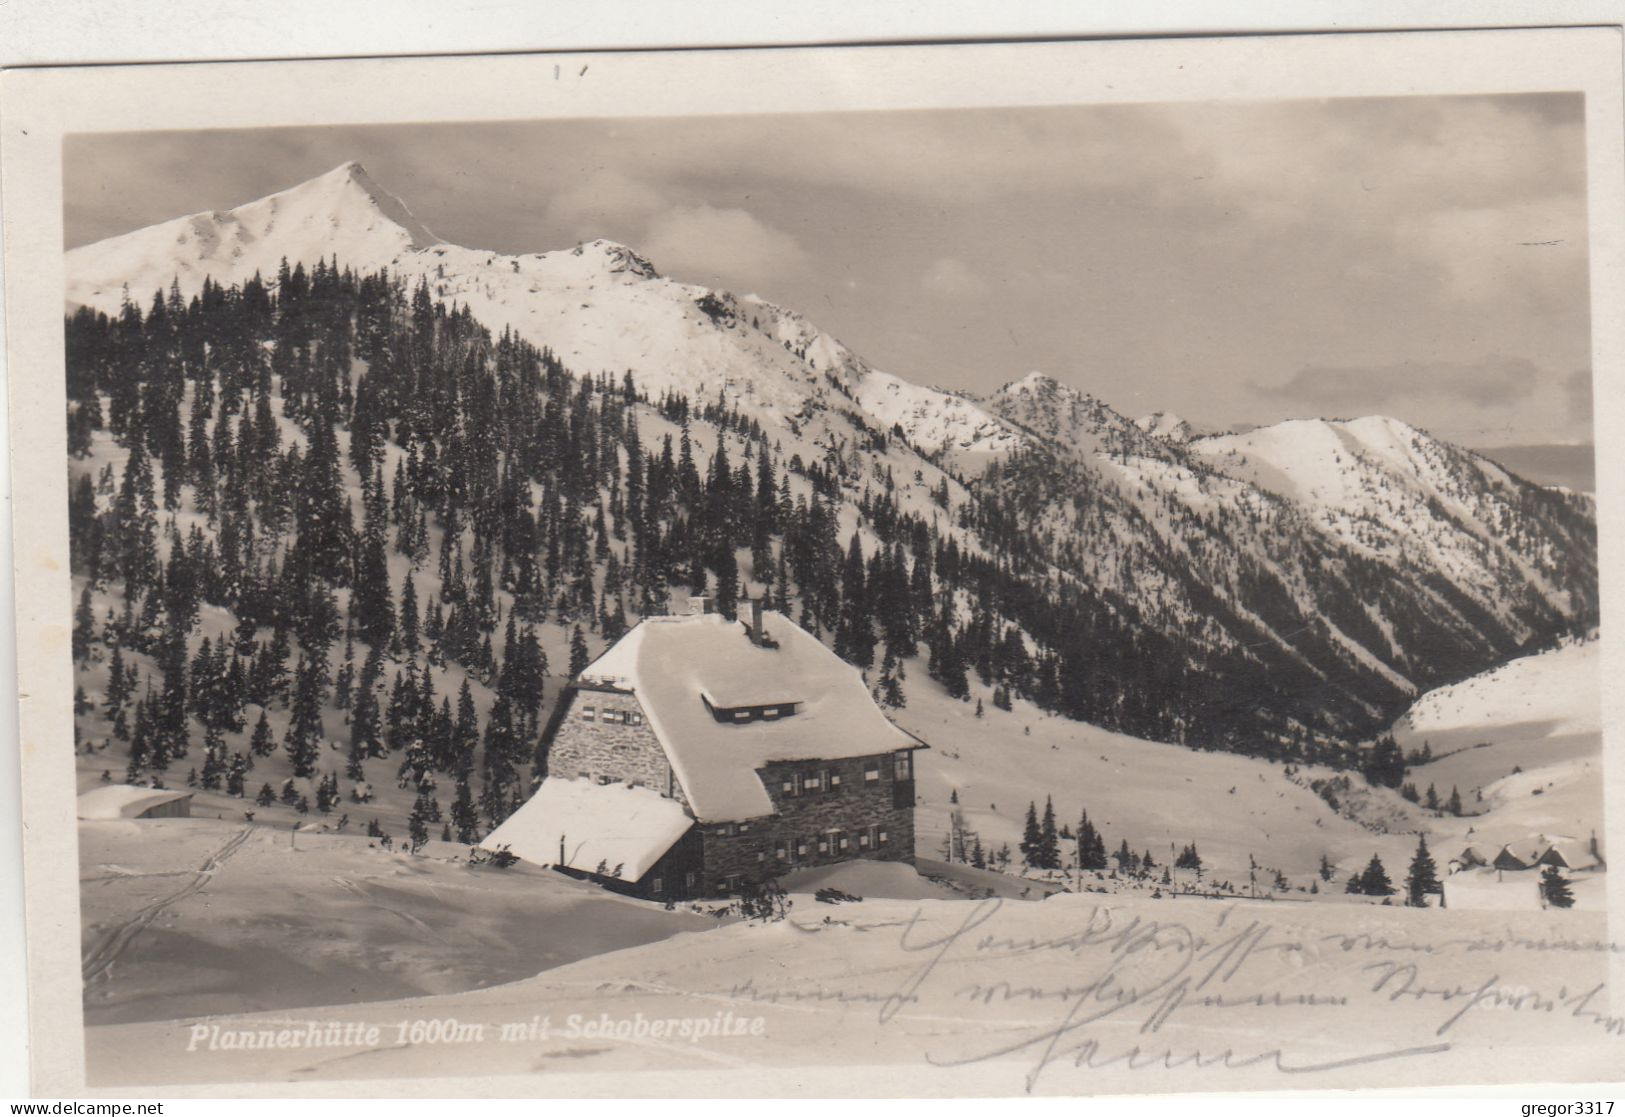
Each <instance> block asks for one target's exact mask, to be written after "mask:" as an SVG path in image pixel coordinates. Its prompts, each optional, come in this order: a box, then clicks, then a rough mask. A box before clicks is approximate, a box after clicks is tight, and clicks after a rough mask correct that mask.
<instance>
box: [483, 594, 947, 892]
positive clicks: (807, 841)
mask: <svg viewBox="0 0 1625 1117" xmlns="http://www.w3.org/2000/svg"><path fill="white" fill-rule="evenodd" d="M749 618H750V619H749V620H748V621H743V622H741V621H734V620H729V619H728V618H726V617H724V616H721V615H719V614H716V613H713V612H711V611H710V608H709V604H708V603H707V602H706V601H705V599H703V598H700V599H696V601H695V602H694V603H693V604H692V605H691V612H690V614H689V615H687V616H673V617H651V618H648V619H646V620H644V621H643V622H641V623H640V624H638V625H637V626H636V627H634V628H633V629H632V630H631V631H630V632H628V633H627V634H626V635H625V636H623V637H622V638H621V639H620V641H618V642H617V643H616V644H615V645H614V646H613V647H611V648H610V649H609V650H607V651H606V652H604V654H603V655H601V656H599V657H598V659H596V660H594V661H593V662H592V663H591V664H589V665H588V666H587V667H586V669H585V670H583V671H582V672H581V674H580V675H579V676H578V677H577V678H576V679H575V680H574V681H573V683H572V685H571V686H570V687H569V689H568V690H567V692H566V693H565V695H564V696H563V698H562V699H561V701H560V703H559V706H558V709H557V711H556V712H555V714H554V717H553V719H552V720H551V721H550V723H549V725H548V728H547V731H546V733H545V734H544V748H545V749H546V757H547V777H546V778H545V779H544V780H543V781H542V784H541V786H540V787H539V788H538V789H537V791H536V794H535V795H533V796H532V797H531V798H530V800H529V801H527V802H526V803H525V804H524V805H523V806H522V807H520V809H519V810H518V811H516V812H514V814H513V815H512V816H511V817H510V818H509V819H508V820H507V821H505V822H504V823H503V824H502V825H501V826H499V827H497V829H496V830H494V831H493V832H492V833H491V834H490V835H489V836H487V837H486V838H485V840H484V841H482V842H481V843H480V844H481V845H482V846H483V847H485V848H487V849H492V850H495V849H498V848H500V847H502V846H507V847H508V849H509V850H510V851H511V852H512V853H515V854H517V855H518V856H519V857H521V858H523V859H525V860H527V861H532V862H536V863H539V864H543V865H551V866H554V867H556V868H558V869H560V870H562V871H564V872H567V873H570V874H572V875H576V876H583V877H588V878H591V879H594V880H596V881H598V882H599V883H602V884H604V885H605V886H607V887H611V888H614V889H616V890H618V891H622V892H627V893H630V894H632V895H637V896H642V897H646V898H648V899H657V900H678V899H689V898H694V897H703V896H726V895H731V894H735V893H738V892H739V891H741V890H742V889H744V888H746V887H747V886H750V885H755V884H760V883H762V882H764V881H767V880H770V879H772V878H775V877H777V876H780V875H781V874H784V873H787V872H790V871H792V870H794V869H798V868H803V867H808V866H814V865H823V864H830V863H833V862H837V861H845V860H849V859H853V858H870V859H874V860H882V861H903V862H910V863H912V862H913V860H914V799H915V795H914V753H915V752H916V751H918V750H919V749H922V748H925V747H927V746H926V745H925V744H924V742H922V741H920V740H919V739H918V738H915V737H914V736H912V735H911V734H909V733H907V732H905V731H904V730H902V729H900V728H898V727H897V726H896V725H893V724H892V723H891V722H890V721H889V720H887V718H886V716H885V715H884V714H883V713H882V712H881V711H880V708H879V707H878V706H877V705H876V704H875V702H874V700H873V698H871V696H870V694H869V691H868V688H867V687H866V686H865V685H864V682H863V677H862V676H861V675H860V674H859V673H858V671H857V669H856V668H854V667H852V666H851V665H849V664H847V663H845V662H843V661H842V660H841V659H840V658H839V657H837V656H836V655H835V654H834V653H833V652H831V651H830V650H829V649H828V648H826V647H825V646H824V645H823V644H822V643H820V642H819V641H818V640H817V639H816V638H815V637H813V636H812V635H811V634H810V633H808V632H805V631H804V630H802V629H801V628H800V627H799V626H797V625H796V624H795V623H794V622H793V621H791V620H790V619H789V618H788V617H785V616H784V615H782V614H780V613H777V612H770V611H766V610H764V609H763V608H762V606H761V603H760V602H756V603H752V604H751V605H750V608H749Z"/></svg>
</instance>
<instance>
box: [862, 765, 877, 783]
mask: <svg viewBox="0 0 1625 1117" xmlns="http://www.w3.org/2000/svg"><path fill="white" fill-rule="evenodd" d="M879 778H880V763H879V761H873V760H872V761H870V762H869V763H868V764H865V765H864V766H863V779H864V782H868V781H870V780H878V779H879Z"/></svg>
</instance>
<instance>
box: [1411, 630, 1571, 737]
mask: <svg viewBox="0 0 1625 1117" xmlns="http://www.w3.org/2000/svg"><path fill="white" fill-rule="evenodd" d="M1601 647H1602V645H1601V644H1600V643H1599V642H1598V641H1596V640H1589V641H1585V642H1580V643H1569V644H1564V645H1563V646H1562V647H1559V648H1555V649H1553V650H1551V651H1548V652H1542V653H1540V654H1539V655H1529V656H1523V657H1520V658H1518V659H1514V660H1512V661H1511V662H1509V663H1505V664H1502V665H1501V666H1500V667H1497V668H1495V669H1494V670H1492V671H1486V672H1485V673H1483V674H1482V675H1474V676H1473V677H1472V678H1470V679H1465V680H1463V681H1462V682H1459V683H1452V684H1451V685H1449V686H1444V687H1440V688H1439V689H1437V690H1431V691H1429V692H1428V693H1426V694H1424V695H1423V696H1422V697H1421V698H1418V699H1417V700H1416V704H1415V705H1413V706H1412V707H1411V708H1410V712H1409V713H1407V714H1406V715H1405V717H1404V718H1403V719H1402V722H1401V725H1402V726H1403V729H1404V732H1405V733H1407V734H1408V735H1410V736H1428V735H1432V734H1444V733H1454V732H1457V731H1459V730H1470V731H1475V732H1480V733H1482V732H1488V731H1489V730H1490V729H1491V728H1492V727H1505V726H1511V725H1519V724H1540V725H1542V726H1545V727H1547V729H1548V731H1549V734H1551V735H1557V734H1570V733H1589V734H1597V733H1600V732H1601V731H1602V705H1601V695H1600V687H1601V682H1602V679H1601V675H1600V673H1599V669H1600V666H1601V654H1600V653H1601Z"/></svg>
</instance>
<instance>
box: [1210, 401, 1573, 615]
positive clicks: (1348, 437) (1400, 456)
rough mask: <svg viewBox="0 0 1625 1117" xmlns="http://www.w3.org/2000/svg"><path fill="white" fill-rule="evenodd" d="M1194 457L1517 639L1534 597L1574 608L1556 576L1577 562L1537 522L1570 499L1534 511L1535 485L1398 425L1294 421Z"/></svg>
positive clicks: (1556, 498)
mask: <svg viewBox="0 0 1625 1117" xmlns="http://www.w3.org/2000/svg"><path fill="white" fill-rule="evenodd" d="M1190 448H1191V450H1192V452H1193V454H1194V455H1195V456H1197V457H1198V458H1200V459H1202V460H1205V461H1206V462H1207V463H1208V464H1209V465H1211V466H1212V467H1213V468H1215V469H1218V470H1221V471H1223V472H1224V473H1226V474H1229V475H1230V476H1233V477H1237V478H1240V479H1243V480H1246V481H1248V482H1250V483H1252V484H1254V485H1257V486H1258V487H1260V488H1262V489H1264V490H1266V491H1268V492H1272V493H1275V494H1277V495H1278V496H1281V497H1283V498H1285V499H1287V500H1291V501H1293V502H1294V503H1296V504H1298V505H1299V506H1301V507H1303V508H1305V509H1307V510H1308V511H1309V514H1310V515H1311V517H1312V518H1313V519H1314V521H1315V522H1316V523H1317V525H1318V526H1320V527H1321V528H1322V529H1323V530H1324V531H1326V532H1327V534H1329V535H1331V536H1332V537H1333V538H1335V539H1337V540H1338V541H1339V542H1341V543H1342V544H1344V545H1345V546H1347V547H1349V548H1351V549H1353V550H1355V551H1357V552H1359V553H1361V554H1364V555H1367V556H1370V557H1374V558H1378V559H1382V560H1385V561H1390V562H1396V563H1400V564H1405V565H1415V566H1418V567H1421V568H1423V569H1427V570H1430V571H1433V572H1436V573H1438V574H1439V575H1442V576H1443V577H1444V578H1445V579H1447V580H1448V581H1449V582H1450V583H1451V584H1452V585H1453V586H1455V587H1456V588H1457V589H1459V590H1461V591H1463V592H1464V593H1466V594H1467V595H1469V596H1470V597H1471V598H1472V599H1473V600H1474V601H1475V603H1476V604H1478V605H1479V606H1480V607H1482V608H1483V609H1485V610H1486V611H1487V612H1490V613H1492V614H1494V615H1495V616H1497V618H1498V619H1500V620H1502V621H1503V622H1504V623H1508V624H1509V625H1510V626H1511V627H1512V628H1513V630H1514V631H1518V630H1520V629H1526V625H1525V623H1524V622H1523V621H1522V620H1521V619H1520V617H1519V613H1520V611H1521V610H1522V609H1523V608H1525V607H1526V606H1528V605H1529V604H1530V603H1531V599H1532V598H1538V599H1539V600H1540V601H1541V602H1542V603H1544V604H1545V605H1547V606H1549V607H1551V608H1553V609H1556V610H1559V611H1571V610H1572V609H1573V607H1574V605H1575V602H1574V600H1573V599H1572V597H1571V591H1570V588H1569V587H1568V586H1565V585H1563V584H1562V579H1561V578H1560V576H1559V575H1558V572H1557V569H1556V567H1557V565H1558V564H1559V563H1562V562H1567V561H1568V560H1569V559H1570V558H1571V557H1572V555H1571V554H1569V553H1562V554H1559V553H1556V548H1554V545H1553V541H1552V540H1551V539H1550V537H1549V536H1548V535H1546V534H1545V533H1543V532H1541V531H1539V530H1538V523H1537V521H1538V519H1539V518H1540V517H1541V514H1542V512H1543V510H1544V509H1543V507H1542V506H1543V505H1545V506H1555V505H1557V504H1560V503H1563V502H1564V501H1565V499H1566V498H1565V497H1563V496H1562V495H1561V494H1556V493H1551V494H1550V495H1549V496H1547V498H1546V499H1545V500H1544V501H1541V500H1534V499H1532V498H1533V497H1535V496H1537V495H1538V493H1537V489H1536V487H1535V486H1531V485H1528V484H1527V483H1524V482H1522V481H1520V480H1518V479H1516V478H1514V477H1513V476H1512V475H1511V474H1509V473H1507V471H1506V470H1504V469H1502V468H1501V467H1500V466H1498V465H1496V464H1495V463H1494V462H1492V461H1489V460H1488V459H1487V458H1483V457H1480V456H1478V455H1476V454H1472V453H1470V452H1468V451H1465V450H1461V449H1459V448H1457V447H1454V446H1450V445H1448V444H1446V443H1444V442H1441V441H1439V440H1438V439H1435V438H1433V437H1431V436H1429V435H1427V434H1425V433H1424V432H1422V431H1419V430H1417V429H1416V428H1414V427H1411V426H1409V425H1407V424H1406V423H1403V422H1400V421H1399V420H1397V419H1391V418H1386V417H1382V416H1367V417H1365V418H1361V419H1355V420H1351V421H1346V422H1344V421H1328V420H1321V419H1303V420H1293V421H1290V422H1285V423H1278V424H1276V425H1274V426H1270V427H1262V428H1259V429H1257V430H1254V431H1250V432H1248V433H1246V434H1233V435H1220V436H1216V437H1213V438H1203V439H1198V440H1196V441H1195V442H1193V443H1192V444H1191V447H1190ZM1538 492H1539V493H1545V492H1548V491H1547V490H1539V491H1538ZM1513 587H1516V589H1515V591H1514V592H1508V591H1509V589H1512V588H1513ZM1525 635H1527V632H1525Z"/></svg>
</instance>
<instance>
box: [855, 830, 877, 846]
mask: <svg viewBox="0 0 1625 1117" xmlns="http://www.w3.org/2000/svg"><path fill="white" fill-rule="evenodd" d="M873 844H874V841H873V839H871V838H870V837H869V831H867V830H865V831H863V832H862V833H861V834H859V835H858V848H859V849H868V848H869V847H870V846H871V845H873Z"/></svg>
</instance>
